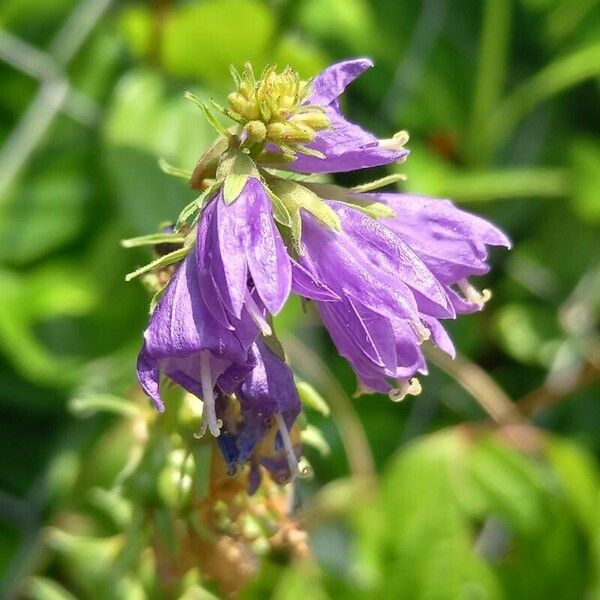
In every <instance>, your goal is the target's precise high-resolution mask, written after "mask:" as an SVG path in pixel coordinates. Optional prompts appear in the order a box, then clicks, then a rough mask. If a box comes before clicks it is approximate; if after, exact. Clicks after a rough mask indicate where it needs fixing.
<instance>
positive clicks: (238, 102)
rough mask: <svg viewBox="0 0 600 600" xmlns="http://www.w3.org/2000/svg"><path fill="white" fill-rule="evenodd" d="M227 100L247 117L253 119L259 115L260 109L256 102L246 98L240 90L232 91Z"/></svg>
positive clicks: (234, 108)
mask: <svg viewBox="0 0 600 600" xmlns="http://www.w3.org/2000/svg"><path fill="white" fill-rule="evenodd" d="M227 102H229V105H230V106H231V108H233V110H234V111H235V112H236V113H238V115H241V116H242V117H244V118H245V119H248V120H252V119H257V118H258V117H259V111H258V108H257V106H256V104H255V103H253V102H252V101H250V100H248V99H246V98H245V97H244V96H243V95H242V94H241V93H240V92H231V94H229V95H228V96H227Z"/></svg>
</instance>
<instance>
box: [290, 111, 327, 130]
mask: <svg viewBox="0 0 600 600" xmlns="http://www.w3.org/2000/svg"><path fill="white" fill-rule="evenodd" d="M290 122H292V123H295V124H300V123H302V124H304V125H307V126H308V127H310V128H311V129H314V130H315V131H320V130H321V129H327V127H329V119H328V118H327V115H326V114H325V113H324V112H323V111H321V110H315V111H310V112H301V113H298V114H295V115H293V116H291V117H290Z"/></svg>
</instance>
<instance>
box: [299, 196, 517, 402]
mask: <svg viewBox="0 0 600 600" xmlns="http://www.w3.org/2000/svg"><path fill="white" fill-rule="evenodd" d="M362 198H363V199H364V200H366V201H370V202H385V204H386V205H388V206H391V207H392V208H393V209H394V210H395V217H393V218H388V219H373V218H372V217H370V216H368V215H366V214H365V213H364V212H362V211H361V210H359V208H354V207H351V206H348V205H347V204H344V203H343V202H339V201H327V204H328V206H329V207H330V208H332V209H333V210H334V211H335V213H336V214H337V215H338V217H339V219H340V224H341V231H340V232H337V233H336V232H334V231H332V230H331V229H330V228H327V227H324V226H323V225H322V224H321V223H319V222H318V220H317V219H315V218H314V217H311V216H310V215H307V214H304V215H303V218H302V245H301V246H302V251H301V256H300V259H299V260H300V264H301V265H302V266H303V267H304V268H305V269H307V270H308V271H309V272H310V273H311V274H312V276H313V278H314V279H315V280H316V281H319V282H320V284H321V285H323V286H326V288H328V289H330V290H331V291H333V292H334V293H335V294H336V295H337V296H338V297H339V300H332V299H330V298H328V299H326V301H323V300H322V299H321V298H317V297H313V298H312V299H314V300H315V301H316V304H317V308H318V310H319V313H320V315H321V317H322V319H323V322H324V324H325V326H326V327H327V329H328V331H329V333H330V335H331V337H332V339H333V341H334V343H335V344H336V347H337V349H338V351H339V352H340V354H341V355H343V356H344V357H346V358H347V359H348V361H349V362H350V363H351V365H352V367H353V369H354V371H355V372H356V374H357V376H358V378H359V381H360V384H361V387H362V389H364V390H376V391H380V392H387V393H390V394H391V396H392V397H394V398H395V399H400V398H402V397H403V396H404V395H405V394H406V393H417V392H418V391H419V389H420V387H419V386H418V384H417V382H415V381H413V380H412V378H413V376H414V375H416V374H417V373H423V374H424V373H426V372H427V365H426V362H425V358H424V356H423V354H422V352H421V348H420V346H421V344H422V343H423V342H424V341H426V340H428V339H431V340H432V341H433V343H435V344H436V345H437V346H438V347H440V348H441V349H442V350H443V351H445V352H447V353H448V354H450V355H452V356H453V355H454V347H453V345H452V342H451V340H450V338H449V336H448V335H447V333H446V332H445V330H444V328H443V326H442V325H441V323H440V322H439V319H447V318H454V317H455V315H456V311H457V310H459V311H461V310H464V308H465V307H467V308H469V309H470V308H472V307H473V306H474V304H473V299H472V298H463V299H461V297H460V296H459V295H458V293H457V292H456V291H455V290H454V289H453V288H452V287H451V286H452V285H454V284H458V285H463V289H464V285H466V284H464V282H466V278H467V277H468V276H470V275H477V274H482V273H484V272H486V271H487V269H488V266H487V264H486V262H485V260H486V258H487V250H486V245H508V244H509V242H508V240H507V238H506V236H504V234H502V233H501V232H500V231H499V230H498V229H496V228H495V227H493V226H492V225H490V224H489V223H487V222H486V221H484V220H483V219H480V218H478V217H474V216H473V215H470V214H468V213H465V212H464V211H460V210H459V209H457V208H455V207H454V206H453V205H451V204H449V203H446V202H444V201H440V200H432V199H424V198H421V199H420V200H421V202H420V205H421V211H418V210H416V209H415V207H414V206H413V205H412V204H411V205H410V206H411V208H410V209H409V210H408V211H407V213H406V214H405V212H404V211H403V208H404V206H405V204H406V203H409V204H410V201H409V199H407V200H406V203H405V202H403V201H402V198H403V196H402V195H399V194H373V195H369V194H365V195H363V196H362ZM418 205H419V203H417V206H418ZM438 205H439V208H440V212H439V213H438V212H436V210H437V208H438ZM415 212H416V213H417V214H418V217H415V214H414V213H415ZM443 214H445V217H442V215H443ZM411 215H412V216H411ZM407 231H408V232H410V235H408V234H406V232H407ZM415 238H416V239H417V240H418V243H415V244H414V247H413V242H414V240H415ZM453 248H454V249H456V250H457V253H456V255H455V258H453V257H452V255H450V256H448V258H446V259H445V262H444V256H445V255H446V253H447V252H448V251H449V250H450V249H453ZM459 249H462V252H461V253H459V252H458V250H459ZM435 258H437V260H434V259H435ZM453 261H455V262H453ZM455 263H456V264H455ZM468 289H469V290H471V289H474V288H472V286H471V287H470V288H468ZM473 293H474V292H473ZM306 295H307V296H308V297H311V296H310V292H307V293H306Z"/></svg>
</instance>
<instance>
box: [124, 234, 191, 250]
mask: <svg viewBox="0 0 600 600" xmlns="http://www.w3.org/2000/svg"><path fill="white" fill-rule="evenodd" d="M183 242H185V236H184V235H182V234H180V233H151V234H149V235H141V236H139V237H134V238H129V239H127V240H121V246H123V248H137V247H138V246H153V245H154V244H183Z"/></svg>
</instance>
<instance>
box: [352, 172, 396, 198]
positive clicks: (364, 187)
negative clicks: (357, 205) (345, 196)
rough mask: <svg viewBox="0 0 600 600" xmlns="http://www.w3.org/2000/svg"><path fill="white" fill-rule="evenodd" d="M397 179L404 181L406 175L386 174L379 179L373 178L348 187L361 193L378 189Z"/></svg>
mask: <svg viewBox="0 0 600 600" xmlns="http://www.w3.org/2000/svg"><path fill="white" fill-rule="evenodd" d="M399 181H406V175H402V174H401V173H396V174H394V175H387V176H386V177H381V178H380V179H375V180H374V181H369V182H368V183H363V184H361V185H355V186H354V187H352V188H350V190H351V191H352V192H356V193H358V194H362V193H364V192H372V191H373V190H378V189H380V188H382V187H385V186H386V185H392V184H393V183H398V182H399Z"/></svg>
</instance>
